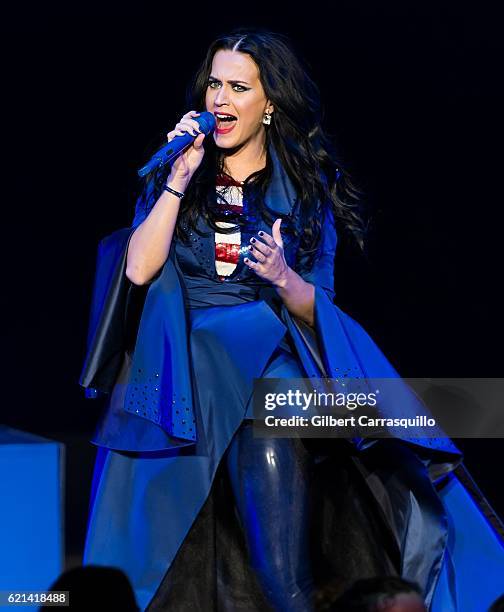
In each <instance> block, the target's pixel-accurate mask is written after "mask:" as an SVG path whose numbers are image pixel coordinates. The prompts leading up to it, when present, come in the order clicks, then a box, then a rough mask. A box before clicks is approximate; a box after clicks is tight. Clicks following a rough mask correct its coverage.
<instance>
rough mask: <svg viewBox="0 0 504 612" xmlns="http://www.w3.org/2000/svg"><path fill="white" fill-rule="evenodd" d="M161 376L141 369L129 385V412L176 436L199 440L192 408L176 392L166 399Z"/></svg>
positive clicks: (127, 401)
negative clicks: (163, 427)
mask: <svg viewBox="0 0 504 612" xmlns="http://www.w3.org/2000/svg"><path fill="white" fill-rule="evenodd" d="M161 382H162V380H161V374H160V372H151V373H150V374H149V375H147V373H145V372H143V371H142V370H141V369H138V370H137V371H136V372H134V373H133V375H132V378H131V382H130V384H129V385H128V390H127V396H126V402H125V406H124V408H125V410H126V411H127V412H130V413H132V414H135V415H137V416H139V417H143V418H145V419H148V420H149V421H152V422H153V423H156V424H157V425H160V426H167V427H168V430H169V431H170V433H171V434H172V435H173V436H180V435H181V434H182V436H183V437H184V438H189V439H192V440H195V439H196V426H195V423H196V420H195V418H194V413H193V410H192V407H191V406H189V405H188V402H187V398H186V397H185V396H182V397H177V394H176V393H175V392H172V395H171V397H170V398H167V397H165V396H164V393H163V391H162V386H161ZM164 407H166V408H167V410H166V412H167V414H166V415H165V418H164V419H163V422H162V415H161V411H162V410H163V408H164Z"/></svg>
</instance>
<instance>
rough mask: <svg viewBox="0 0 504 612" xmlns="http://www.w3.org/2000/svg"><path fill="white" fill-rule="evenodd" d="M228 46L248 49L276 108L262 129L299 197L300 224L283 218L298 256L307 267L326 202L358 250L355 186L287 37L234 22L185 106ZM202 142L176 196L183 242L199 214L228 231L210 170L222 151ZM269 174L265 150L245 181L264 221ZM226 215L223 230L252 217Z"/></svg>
mask: <svg viewBox="0 0 504 612" xmlns="http://www.w3.org/2000/svg"><path fill="white" fill-rule="evenodd" d="M233 49H234V50H235V51H239V52H241V53H246V54H248V55H249V56H250V57H251V58H252V59H253V61H254V62H255V63H256V64H257V66H258V68H259V77H260V80H261V83H262V86H263V89H264V92H265V95H266V97H267V98H268V99H269V100H270V101H271V102H272V104H273V106H274V112H273V113H272V115H271V117H272V120H271V124H270V125H269V126H266V127H265V130H266V147H268V146H269V144H270V143H272V144H273V146H274V148H275V150H276V152H277V154H278V158H279V161H280V163H281V164H282V166H283V167H284V169H285V171H286V172H287V174H288V175H289V178H290V179H291V181H292V183H293V186H294V188H295V190H296V193H297V195H298V206H299V209H297V210H298V212H299V213H300V215H301V225H300V227H301V229H300V230H299V229H298V230H296V227H295V225H294V224H293V223H292V221H293V219H292V218H286V217H284V218H283V221H282V233H293V234H300V235H299V236H298V237H299V238H300V242H299V252H298V255H300V256H303V255H304V261H305V262H306V263H307V265H311V263H313V259H314V257H315V254H316V252H317V248H318V244H319V238H320V234H321V224H322V219H323V214H322V213H323V208H324V207H325V206H331V207H332V210H333V213H334V216H335V218H336V222H337V224H338V226H339V227H342V228H343V229H344V230H348V231H349V232H350V234H351V235H352V236H353V237H354V238H355V240H356V241H357V243H358V245H359V246H360V247H361V248H362V249H363V248H364V224H363V222H362V217H361V214H360V205H359V202H360V193H361V192H360V191H359V189H358V188H357V187H356V186H355V185H354V184H353V182H352V180H351V177H350V174H349V172H348V171H347V170H346V169H345V167H344V164H343V162H342V160H341V159H340V158H339V155H338V153H337V149H336V145H335V143H334V142H332V141H331V139H329V138H328V137H327V136H326V134H324V131H323V129H322V126H321V119H322V109H321V103H320V93H319V89H318V87H317V85H316V84H315V83H314V82H313V80H312V79H311V78H310V76H309V74H308V69H307V67H306V66H305V65H304V63H303V61H302V60H301V59H300V58H299V57H298V56H297V55H296V54H295V53H294V51H293V48H292V46H291V43H290V42H289V40H288V39H287V37H286V36H285V35H283V34H278V33H273V32H270V31H267V30H263V29H257V28H252V29H251V28H239V29H236V30H233V31H232V32H231V33H229V34H227V35H224V36H220V37H219V38H217V39H216V40H215V41H214V42H213V43H212V44H211V45H210V47H209V49H208V52H207V55H206V57H205V59H204V61H203V63H202V64H201V66H200V68H199V69H198V71H197V73H196V75H195V77H194V79H193V81H192V83H191V85H190V87H189V88H188V90H187V107H188V108H191V109H196V110H200V109H204V108H205V95H206V91H207V87H208V79H209V76H210V72H211V67H212V60H213V57H214V55H215V53H217V51H220V50H233ZM204 148H205V155H204V157H203V160H202V162H201V164H200V166H199V167H198V169H197V170H196V171H195V173H194V175H193V177H192V179H191V181H190V182H189V185H188V188H187V190H186V193H185V197H184V199H183V200H182V202H181V208H180V212H179V220H178V223H177V226H176V234H177V237H178V238H180V239H182V240H185V239H186V238H187V229H188V228H191V229H193V230H196V222H197V219H198V217H203V218H204V219H205V221H206V222H207V223H208V226H209V227H210V228H211V229H213V230H214V231H217V230H218V231H219V232H226V230H225V229H222V228H220V227H218V226H217V225H216V221H218V220H219V217H218V212H217V211H218V207H217V206H216V194H215V181H216V176H217V174H218V173H219V172H223V167H224V154H223V152H222V151H221V150H220V149H219V148H218V147H217V146H216V145H215V142H214V140H213V138H205V139H204ZM168 172H169V168H166V167H165V168H162V169H160V170H158V171H155V172H153V173H151V174H150V175H149V176H147V177H146V180H145V184H144V189H143V192H142V193H141V195H140V197H139V199H138V202H137V207H138V206H141V207H144V208H145V209H146V210H149V209H150V208H151V207H152V206H153V205H154V204H155V202H156V201H157V199H158V198H159V196H160V195H161V192H162V189H163V185H164V182H165V181H166V177H167V174H168ZM271 174H272V164H271V160H270V159H269V155H268V156H267V162H266V167H265V168H264V169H263V170H260V171H258V172H255V173H254V174H252V175H251V176H250V177H248V179H247V180H246V181H245V185H244V190H245V189H248V190H249V191H248V197H249V198H250V199H251V200H252V201H253V202H254V209H255V210H256V214H259V215H261V217H262V218H263V219H264V221H265V222H266V223H267V224H268V225H271V224H272V223H273V222H274V220H275V219H276V218H277V217H278V216H279V215H278V214H276V213H274V212H273V211H270V210H269V209H268V207H267V206H266V204H265V203H264V195H265V193H266V190H267V188H268V185H269V182H270V180H271ZM244 193H245V191H244ZM291 214H293V213H291ZM280 216H281V215H280ZM243 217H245V218H243ZM226 221H231V222H232V223H235V225H234V227H230V228H229V230H227V231H229V232H232V231H235V230H236V226H237V225H242V224H246V223H247V222H248V221H250V219H248V218H247V215H241V216H240V217H239V216H237V217H236V218H235V219H233V218H226Z"/></svg>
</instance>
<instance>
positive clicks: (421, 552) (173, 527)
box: [81, 147, 504, 612]
mask: <svg viewBox="0 0 504 612" xmlns="http://www.w3.org/2000/svg"><path fill="white" fill-rule="evenodd" d="M269 155H270V157H271V160H272V162H273V177H272V181H271V185H270V188H269V190H268V193H267V196H266V201H267V204H268V206H269V207H270V208H271V209H272V210H274V211H276V212H277V213H278V214H284V215H288V214H291V216H292V220H293V222H294V223H298V222H299V218H298V217H297V214H298V211H297V207H296V202H297V198H296V193H295V190H294V189H293V186H292V184H291V182H290V181H289V179H288V176H287V174H286V173H285V171H284V170H283V168H282V166H281V164H280V163H279V160H278V157H277V155H276V152H275V150H274V148H273V147H270V149H269ZM326 214H327V217H326V218H325V220H324V223H323V228H324V231H323V239H322V242H321V246H320V250H319V254H318V256H317V257H316V260H315V264H314V266H313V267H312V269H307V268H306V266H305V265H304V262H303V261H302V260H301V259H300V258H298V256H297V246H298V245H297V244H296V241H295V240H286V241H285V255H286V259H287V262H288V263H289V265H291V266H292V267H293V268H294V269H296V270H297V271H298V272H299V273H300V274H301V276H303V278H304V279H305V280H307V281H308V282H311V283H313V284H314V285H315V329H314V330H311V329H310V328H308V326H306V325H304V324H302V323H301V322H299V321H298V320H296V319H295V318H294V317H292V316H291V314H290V313H289V312H288V310H287V309H286V308H285V306H284V305H283V304H282V303H281V302H279V301H278V299H277V298H276V292H275V291H274V290H273V291H272V290H271V287H269V285H268V283H266V282H264V281H261V280H260V279H258V278H257V276H256V275H255V274H254V273H253V272H252V271H251V270H249V269H248V267H247V266H246V265H244V263H243V257H244V255H243V253H242V255H241V258H240V261H239V263H238V267H237V270H236V272H235V273H234V274H233V277H232V278H231V279H229V280H228V281H226V282H221V281H219V280H218V279H217V275H216V271H215V259H214V258H215V245H214V241H213V235H212V234H210V235H209V236H208V237H204V236H203V237H199V236H198V235H197V234H193V235H192V236H191V241H190V244H188V245H186V244H182V243H180V242H178V241H176V240H174V241H173V242H172V248H171V250H170V253H169V257H168V259H167V261H166V263H165V265H164V266H163V268H162V270H160V272H159V274H158V275H157V277H156V278H155V279H153V281H152V282H151V283H150V285H149V286H148V287H140V288H138V287H133V286H132V285H131V283H130V282H129V281H128V280H127V279H126V277H125V259H126V252H127V246H128V242H129V238H130V236H131V233H132V231H133V229H134V228H135V227H136V226H137V225H138V224H139V223H141V222H142V220H143V219H144V218H145V215H146V211H143V210H138V211H137V215H136V217H135V220H134V223H133V228H128V229H125V230H120V231H119V232H116V233H115V234H113V235H112V236H110V237H108V238H107V239H105V240H104V241H102V243H101V245H100V251H99V259H98V267H97V278H96V282H95V292H94V297H93V305H92V313H91V323H90V332H89V338H88V346H89V350H88V355H87V357H86V363H85V365H84V369H83V373H82V376H81V384H82V385H83V386H84V387H86V388H88V389H98V390H99V391H102V392H105V393H107V392H108V393H110V399H109V401H108V402H107V407H106V410H105V412H104V414H103V417H102V419H101V421H100V423H99V425H98V427H97V430H96V433H95V435H94V438H93V442H94V443H95V444H96V445H97V446H98V447H99V451H98V457H97V463H96V469H95V478H94V484H93V493H92V505H91V513H90V517H89V525H88V535H87V541H86V550H85V557H84V562H85V563H96V564H102V565H112V566H116V567H120V568H121V569H123V570H124V571H125V572H126V574H127V575H128V577H129V578H130V580H131V582H132V584H133V587H134V589H135V593H136V595H137V598H138V601H139V604H140V606H141V608H142V609H146V608H147V606H148V604H149V602H150V601H151V600H152V598H153V597H154V595H155V593H156V591H157V589H158V587H159V586H160V584H162V582H163V579H164V578H165V577H166V576H167V572H169V570H170V567H171V566H172V565H173V564H174V560H175V558H176V556H177V553H180V551H181V549H182V547H183V545H184V541H185V540H186V538H187V536H188V534H189V532H190V530H191V528H192V526H193V525H194V523H195V520H196V518H197V516H198V513H199V512H200V511H201V509H202V507H203V505H204V504H205V501H206V500H207V499H208V498H209V495H210V492H211V490H212V486H213V483H214V479H215V476H216V473H217V470H218V468H219V466H220V465H221V463H223V459H224V457H226V464H227V467H228V471H229V476H230V480H231V483H232V485H233V488H234V492H235V504H236V507H237V509H238V512H239V513H240V515H241V516H242V517H243V520H244V522H245V534H246V537H247V538H248V541H249V543H250V546H251V547H252V549H253V550H255V552H254V553H253V554H252V558H251V561H252V563H253V565H254V567H255V568H256V570H257V573H258V576H259V577H260V581H261V582H262V583H263V584H264V590H265V592H268V593H269V594H270V603H271V605H272V606H275V605H276V606H277V609H288V608H285V607H284V602H285V599H283V598H284V597H285V596H289V593H290V594H292V593H291V587H292V585H293V581H292V580H290V579H289V581H288V584H287V585H285V584H283V585H281V584H280V583H278V582H277V581H275V580H272V581H270V582H267V581H266V579H265V576H266V574H268V573H269V571H268V569H267V568H268V567H269V566H270V565H271V562H272V557H271V555H273V556H275V555H280V561H281V562H282V564H283V567H284V568H288V567H289V566H290V567H292V565H291V560H292V555H294V556H295V551H296V550H301V549H302V548H303V546H304V544H303V542H302V537H301V535H302V534H297V535H299V536H300V540H299V541H298V542H291V543H290V544H289V542H288V541H287V540H286V538H287V535H288V530H286V532H285V536H282V535H280V533H279V539H278V542H277V544H278V548H277V549H276V550H273V549H270V550H269V553H268V554H266V553H267V552H268V549H267V548H266V547H265V546H261V547H259V548H255V549H254V542H256V544H257V542H259V541H261V539H262V540H263V541H265V540H267V539H268V535H267V534H268V528H269V527H271V528H274V523H276V521H272V523H271V525H267V524H265V520H266V515H267V513H266V512H265V508H266V506H264V505H262V506H261V505H260V504H259V501H260V498H264V493H263V492H262V491H261V488H260V487H259V486H254V484H253V483H254V479H256V478H258V477H259V474H260V472H259V471H258V472H257V474H256V473H255V472H254V469H253V466H252V465H250V464H247V463H246V462H245V463H244V459H245V458H241V459H240V457H239V456H238V455H237V453H239V450H237V449H239V448H240V446H241V445H243V444H245V445H246V446H248V447H249V448H252V446H250V445H249V443H250V442H251V441H250V440H249V439H248V435H249V434H248V433H247V431H249V430H248V429H247V426H246V425H245V426H244V423H246V421H245V419H247V418H251V417H252V413H251V402H250V398H251V394H252V386H253V381H254V378H259V377H272V378H282V377H289V378H300V377H304V376H308V377H309V376H323V375H329V376H334V375H336V373H337V372H341V371H342V370H343V371H345V372H347V373H349V374H350V375H355V376H361V377H370V378H372V377H376V378H379V377H393V378H397V377H398V374H397V372H395V370H394V369H393V367H392V366H391V365H390V363H389V362H388V360H387V359H386V358H385V356H384V355H383V354H382V353H381V351H380V349H379V348H378V347H377V346H376V344H375V343H374V342H373V340H372V339H371V338H370V337H369V335H368V334H367V333H366V332H365V330H364V329H363V328H362V327H361V326H360V325H359V324H358V323H357V322H356V321H354V320H353V319H352V318H351V317H349V316H348V315H347V314H345V313H344V312H343V311H341V309H340V308H338V307H337V306H336V305H335V304H334V271H333V265H334V255H335V249H336V244H337V235H336V229H335V225H334V220H333V218H332V214H330V213H328V212H327V213H326ZM200 223H202V221H201V220H200ZM201 229H205V228H204V227H202V228H201ZM255 229H256V230H259V229H263V230H265V231H267V232H270V231H271V229H270V228H269V227H267V226H265V225H264V224H263V223H262V221H260V220H259V221H258V225H257V227H256V228H255ZM245 239H246V236H245ZM381 410H382V413H383V415H384V416H392V417H393V416H395V415H396V414H397V412H398V411H399V410H400V413H401V416H403V417H407V416H416V415H418V414H424V413H425V408H424V406H423V404H421V403H420V402H419V401H417V400H416V398H415V397H414V396H412V395H411V394H409V392H408V390H407V389H406V388H405V389H404V394H403V397H402V401H401V405H400V406H398V405H397V403H396V404H394V402H388V403H387V402H385V404H384V405H383V406H381ZM392 433H393V434H394V435H395V436H396V440H392V441H385V440H381V441H379V442H378V443H375V444H372V445H369V444H367V443H366V442H365V441H362V440H354V441H353V443H354V444H353V448H352V453H353V454H352V455H351V460H349V463H351V464H352V466H353V471H351V473H352V474H354V475H355V478H356V479H358V480H359V482H361V485H359V486H362V488H363V489H365V490H366V491H367V493H366V494H365V495H364V496H363V497H362V500H361V499H360V498H359V497H358V496H356V503H360V504H361V505H360V506H359V507H361V508H366V504H368V500H369V499H370V500H373V503H374V504H375V506H374V508H375V510H373V512H374V511H376V513H377V514H379V515H380V516H381V517H382V518H383V521H384V524H385V530H386V532H387V538H388V540H389V541H390V542H391V548H392V549H394V550H395V551H396V554H395V556H394V555H392V557H391V558H392V560H390V559H388V558H387V559H386V560H384V562H383V564H382V565H381V566H380V567H383V568H388V569H389V571H390V572H392V573H393V572H397V573H399V574H401V575H403V576H404V577H406V578H408V579H411V580H414V581H417V582H419V584H420V585H421V587H422V589H423V591H424V595H425V599H426V601H427V603H429V604H430V603H431V602H433V601H434V602H435V606H434V605H433V607H432V609H434V610H440V611H441V610H443V612H444V611H445V610H451V609H454V610H456V609H457V608H456V607H455V603H454V602H455V601H456V600H457V598H458V599H459V601H460V599H461V597H462V598H463V597H464V589H465V590H467V588H468V587H467V585H466V584H463V583H461V582H460V581H458V579H457V573H458V572H459V569H458V568H459V566H460V567H463V566H464V564H467V563H468V556H469V554H470V553H469V549H468V550H467V551H466V555H465V556H464V555H463V554H461V553H460V548H457V544H456V541H455V543H454V541H453V538H452V539H450V537H449V536H450V529H451V528H452V527H453V526H455V527H454V528H455V529H456V530H459V529H463V528H464V520H465V519H464V517H467V516H470V517H471V520H472V529H473V530H474V533H479V532H481V534H482V538H484V541H485V542H487V541H490V540H489V538H490V534H493V531H491V530H490V531H488V533H487V532H486V531H485V528H487V526H486V523H485V522H484V520H483V519H482V518H481V514H479V510H477V508H476V506H475V505H474V503H473V502H472V500H471V499H470V498H469V497H468V498H467V499H465V498H463V497H461V496H459V497H457V496H456V495H454V494H448V488H447V486H445V487H444V488H443V489H441V490H440V492H439V494H438V493H436V490H435V488H434V486H433V484H432V482H431V479H432V478H433V477H434V474H441V473H445V472H447V471H450V470H452V469H453V468H454V467H455V466H456V465H457V463H458V462H459V461H460V453H459V451H458V450H457V448H456V447H455V446H454V445H453V444H452V442H451V441H450V440H449V439H447V438H446V436H445V435H444V433H443V432H442V431H439V435H438V437H437V438H423V439H422V438H411V439H409V438H405V437H404V435H403V433H402V432H401V431H392ZM399 439H402V441H399ZM247 440H248V442H247ZM278 442H279V447H278V449H277V450H276V451H273V450H272V449H270V451H271V452H278V453H280V454H282V453H283V450H281V449H282V448H283V447H282V444H281V443H282V441H280V440H279V441H278ZM403 442H406V444H403ZM283 446H284V447H285V448H287V447H288V445H286V444H284V445H283ZM262 448H263V450H264V451H265V452H266V453H267V452H269V451H267V446H266V444H264V445H263V447H262ZM415 448H416V449H417V450H418V452H419V453H421V456H422V460H421V459H420V458H419V457H418V456H417V455H416V454H415V452H414V451H413V450H412V449H415ZM226 452H228V454H227V455H226ZM252 452H253V451H252ZM258 452H259V451H258ZM286 456H288V453H286ZM263 459H264V457H263ZM265 460H267V458H266V459H265ZM260 463H261V462H258V466H259V464H260ZM262 465H263V466H264V462H262ZM240 466H242V468H243V469H241V468H240ZM285 466H286V468H285V470H286V471H287V472H288V473H292V470H293V469H294V467H295V466H294V465H293V464H292V463H291V462H290V461H286V462H285ZM263 476H264V474H263ZM270 476H271V477H272V478H273V479H274V478H277V479H280V478H281V479H282V480H283V481H284V482H287V483H289V484H290V483H291V482H292V481H289V480H288V478H286V477H285V474H284V475H283V476H282V477H280V476H278V475H275V473H274V470H273V471H272V472H271V473H270ZM451 482H452V483H455V484H454V485H453V486H452V489H451V490H452V491H453V490H454V488H455V490H457V491H458V490H459V488H460V485H459V484H458V481H457V479H456V478H453V479H452V481H451ZM240 483H241V484H240ZM256 484H257V483H256ZM457 485H458V488H457ZM272 486H273V485H272ZM304 486H305V482H304V481H303V482H301V483H297V482H295V481H294V482H293V483H292V485H291V486H284V487H276V485H275V491H274V492H275V495H278V504H279V505H288V504H289V495H292V496H297V495H300V497H299V501H298V502H296V506H297V507H298V508H299V509H301V508H302V507H303V503H304V502H303V500H305V501H306V496H305V495H304V493H303V487H304ZM243 487H245V489H247V490H249V491H250V492H251V493H250V497H249V498H245V497H243V495H242V494H241V493H240V491H242V489H243ZM462 489H463V487H462ZM366 495H367V496H369V497H366ZM443 499H446V500H447V503H446V504H443V503H442V502H443ZM461 500H462V501H461ZM460 503H464V504H467V505H468V508H469V510H468V512H467V513H463V512H460V506H459V504H460ZM258 504H259V505H258ZM368 511H369V510H368ZM260 517H262V518H260ZM303 517H304V514H303V512H301V514H300V515H299V516H298V518H299V519H300V520H301V521H303V520H305V519H304V518H303ZM256 519H257V525H255V524H254V521H255V520H256ZM358 528H359V526H358V525H356V526H355V529H356V530H358ZM254 533H256V535H257V537H256V536H254V535H253V534H254ZM368 539H369V538H368ZM372 539H373V538H371V540H372ZM334 544H335V547H337V545H339V544H338V542H335V543H334ZM298 546H299V547H300V548H297V547H298ZM273 548H274V547H273ZM343 548H344V547H343ZM343 548H342V549H341V551H340V553H341V556H344V554H345V550H344V549H343ZM378 548H379V547H378ZM348 550H351V546H350V545H349V546H348ZM353 550H355V549H353ZM278 551H280V552H278ZM282 551H283V552H282ZM262 554H264V555H266V556H265V557H262V556H261V555H262ZM492 555H493V556H492V557H491V562H492V565H491V568H489V571H492V570H493V569H494V568H495V569H496V571H497V570H502V569H504V556H503V554H502V546H500V547H498V546H495V547H494V548H493V549H492ZM378 556H379V553H378ZM383 556H384V557H385V552H384V553H383ZM393 559H395V561H394V560H393ZM450 567H451V568H452V570H453V571H451V570H450ZM298 569H299V572H300V574H301V577H300V578H299V581H300V583H301V584H304V585H309V583H310V580H311V579H310V577H309V572H308V570H307V569H306V568H305V567H303V566H302V565H300V566H299V567H298ZM503 573H504V572H503ZM286 575H287V574H286ZM291 575H292V573H291ZM275 585H276V586H275ZM277 587H278V588H277ZM308 588H309V587H308V586H306V589H304V590H303V589H301V590H300V591H299V592H298V591H296V597H295V598H294V599H297V602H304V603H303V604H302V606H301V607H299V606H298V607H295V606H296V605H298V604H297V602H295V603H293V604H292V605H293V607H292V610H298V609H309V608H308V607H306V606H308V604H307V603H306V599H304V598H306V592H307V590H308ZM457 589H458V591H457ZM277 591H278V593H277ZM480 591H481V585H480ZM493 594H495V595H497V592H496V591H495V589H494V590H493V591H492V590H490V589H487V590H486V592H485V593H483V597H482V598H481V597H480V600H484V601H489V597H490V596H491V595H493ZM277 597H278V599H276V598H277ZM275 602H276V603H275ZM282 602H283V603H282ZM181 605H182V604H181ZM300 605H301V604H300ZM303 606H305V607H303ZM152 609H160V608H156V607H154V608H152ZM170 609H173V608H170ZM181 609H184V608H183V606H182V607H181ZM249 609H253V608H249ZM259 609H260V608H259ZM289 609H290V608H289ZM460 609H461V610H463V609H464V608H463V607H461V608H460ZM472 609H474V608H472Z"/></svg>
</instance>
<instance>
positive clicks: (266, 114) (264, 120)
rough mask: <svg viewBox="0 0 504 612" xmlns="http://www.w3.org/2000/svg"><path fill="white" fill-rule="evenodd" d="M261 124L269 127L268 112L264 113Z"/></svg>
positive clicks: (269, 115)
mask: <svg viewBox="0 0 504 612" xmlns="http://www.w3.org/2000/svg"><path fill="white" fill-rule="evenodd" d="M263 123H264V125H270V123H271V114H270V111H266V112H265V113H264V117H263Z"/></svg>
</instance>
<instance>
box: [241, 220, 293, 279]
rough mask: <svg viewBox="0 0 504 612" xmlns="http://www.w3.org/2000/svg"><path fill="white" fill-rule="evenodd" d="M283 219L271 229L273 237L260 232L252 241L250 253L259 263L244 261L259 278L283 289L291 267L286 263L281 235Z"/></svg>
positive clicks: (277, 221) (276, 222)
mask: <svg viewBox="0 0 504 612" xmlns="http://www.w3.org/2000/svg"><path fill="white" fill-rule="evenodd" d="M281 223H282V219H277V220H276V221H275V223H273V226H272V228H271V233H272V236H270V235H269V234H267V233H266V232H258V234H257V236H256V237H253V238H251V239H250V253H251V254H252V255H253V256H254V257H255V258H256V259H257V262H254V261H251V260H250V259H248V258H245V259H244V260H243V261H244V262H245V263H246V264H247V266H248V267H249V268H251V269H252V270H254V272H255V273H256V274H257V276H260V277H261V278H263V279H265V280H267V281H270V282H271V283H272V284H273V285H275V286H276V287H283V286H284V285H285V283H286V282H287V275H288V271H289V266H288V265H287V262H286V261H285V257H284V250H283V240H282V235H281V233H280V225H281Z"/></svg>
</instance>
